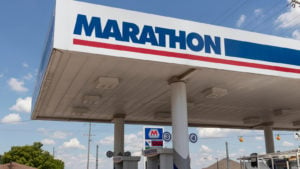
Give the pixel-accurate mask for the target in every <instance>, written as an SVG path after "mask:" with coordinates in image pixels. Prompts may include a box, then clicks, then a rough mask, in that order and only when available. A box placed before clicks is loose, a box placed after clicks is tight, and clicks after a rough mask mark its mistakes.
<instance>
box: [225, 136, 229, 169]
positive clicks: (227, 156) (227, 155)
mask: <svg viewBox="0 0 300 169" xmlns="http://www.w3.org/2000/svg"><path fill="white" fill-rule="evenodd" d="M225 147H226V161H227V165H226V169H229V153H228V143H227V141H226V142H225Z"/></svg>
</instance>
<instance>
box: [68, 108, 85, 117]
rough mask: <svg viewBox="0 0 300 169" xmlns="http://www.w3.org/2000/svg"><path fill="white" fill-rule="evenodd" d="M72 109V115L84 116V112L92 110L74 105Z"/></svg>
mask: <svg viewBox="0 0 300 169" xmlns="http://www.w3.org/2000/svg"><path fill="white" fill-rule="evenodd" d="M71 111H72V112H71V114H72V115H77V116H82V115H83V114H86V113H88V112H89V111H90V110H89V109H88V108H86V107H73V108H72V110H71Z"/></svg>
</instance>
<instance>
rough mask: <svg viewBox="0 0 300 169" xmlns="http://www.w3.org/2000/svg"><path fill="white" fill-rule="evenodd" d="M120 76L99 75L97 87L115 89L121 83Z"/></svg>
mask: <svg viewBox="0 0 300 169" xmlns="http://www.w3.org/2000/svg"><path fill="white" fill-rule="evenodd" d="M119 83H120V82H119V78H115V77H99V78H98V81H97V85H96V88H97V89H104V90H109V89H115V88H116V87H118V85H119Z"/></svg>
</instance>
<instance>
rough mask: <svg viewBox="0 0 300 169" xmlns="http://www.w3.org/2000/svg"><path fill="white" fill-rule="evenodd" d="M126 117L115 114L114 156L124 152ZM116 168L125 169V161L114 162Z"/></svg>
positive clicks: (121, 154)
mask: <svg viewBox="0 0 300 169" xmlns="http://www.w3.org/2000/svg"><path fill="white" fill-rule="evenodd" d="M124 119H125V115H123V114H117V115H115V116H114V119H113V122H114V156H123V154H124ZM114 169H123V163H114Z"/></svg>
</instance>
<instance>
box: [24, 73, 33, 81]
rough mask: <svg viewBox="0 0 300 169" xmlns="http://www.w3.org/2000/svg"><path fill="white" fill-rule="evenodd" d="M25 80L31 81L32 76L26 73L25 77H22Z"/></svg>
mask: <svg viewBox="0 0 300 169" xmlns="http://www.w3.org/2000/svg"><path fill="white" fill-rule="evenodd" d="M23 78H24V79H25V80H30V79H32V78H33V76H32V74H31V73H28V74H27V75H25V76H24V77H23Z"/></svg>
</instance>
